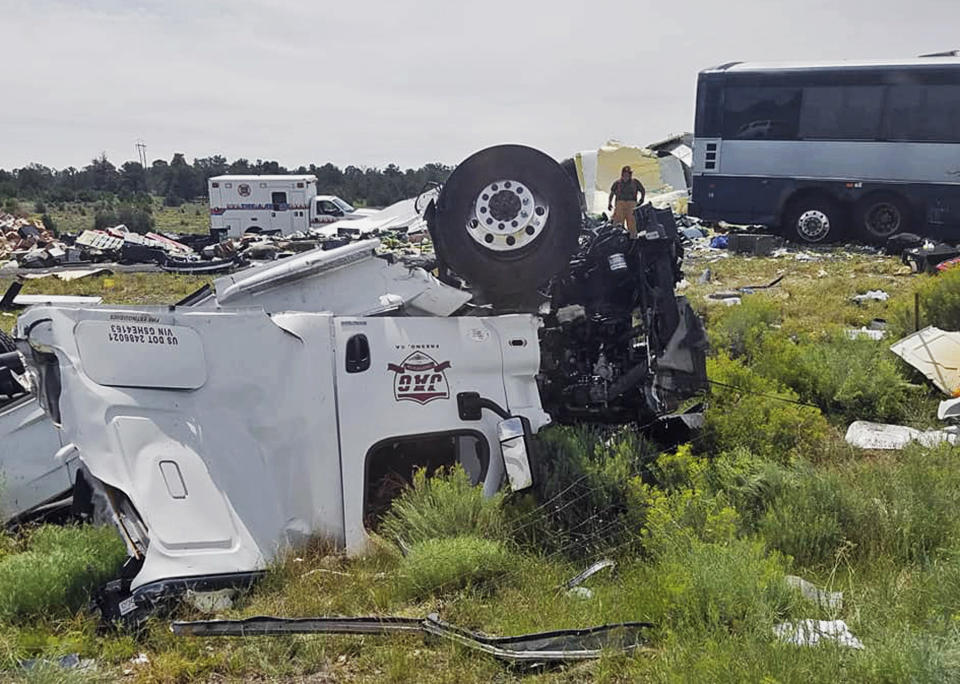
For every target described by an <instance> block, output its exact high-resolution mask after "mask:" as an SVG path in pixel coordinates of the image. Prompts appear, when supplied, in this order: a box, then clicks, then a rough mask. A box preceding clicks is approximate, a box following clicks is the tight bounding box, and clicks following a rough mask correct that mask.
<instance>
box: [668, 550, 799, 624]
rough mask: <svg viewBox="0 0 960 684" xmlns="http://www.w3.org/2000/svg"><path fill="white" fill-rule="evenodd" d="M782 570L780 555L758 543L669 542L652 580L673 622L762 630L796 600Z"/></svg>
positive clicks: (788, 610)
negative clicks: (668, 547)
mask: <svg viewBox="0 0 960 684" xmlns="http://www.w3.org/2000/svg"><path fill="white" fill-rule="evenodd" d="M784 574H785V565H784V562H783V560H782V559H781V558H780V556H779V555H777V554H772V555H771V554H767V553H766V552H765V551H764V548H763V544H762V543H759V542H755V541H749V540H744V539H738V540H733V541H729V542H726V543H722V544H720V543H705V542H695V543H693V544H691V545H689V546H687V547H681V546H675V547H672V548H670V549H669V550H668V551H667V552H666V554H665V555H664V556H663V557H662V558H661V559H660V561H659V564H658V566H657V573H656V581H657V582H658V584H659V586H660V587H661V588H662V592H663V594H664V599H665V601H667V604H668V608H667V615H668V618H667V619H668V621H669V623H670V624H671V625H673V626H675V628H679V629H681V630H694V631H696V632H697V633H699V634H702V635H707V634H709V633H711V632H715V631H717V630H723V631H729V632H732V633H760V634H764V635H766V634H770V632H771V631H772V628H773V625H774V624H776V623H777V622H779V621H781V620H783V619H784V618H785V617H786V616H787V615H788V614H789V613H790V610H791V608H792V607H793V606H794V605H796V604H797V603H798V599H797V596H796V594H795V593H794V592H792V590H791V589H790V588H789V587H788V586H787V584H786V582H784V581H783V576H784Z"/></svg>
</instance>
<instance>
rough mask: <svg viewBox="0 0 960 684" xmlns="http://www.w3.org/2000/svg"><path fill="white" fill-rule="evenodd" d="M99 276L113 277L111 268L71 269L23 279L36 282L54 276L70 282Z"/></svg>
mask: <svg viewBox="0 0 960 684" xmlns="http://www.w3.org/2000/svg"><path fill="white" fill-rule="evenodd" d="M99 275H113V271H111V270H110V269H109V268H71V269H65V270H62V271H56V272H54V273H24V274H23V275H21V277H22V278H26V279H27V280H35V279H38V278H49V277H51V276H52V277H54V278H56V279H57V280H62V281H64V282H70V281H72V280H80V279H81V278H90V277H93V276H99Z"/></svg>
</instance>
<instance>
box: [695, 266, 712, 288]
mask: <svg viewBox="0 0 960 684" xmlns="http://www.w3.org/2000/svg"><path fill="white" fill-rule="evenodd" d="M712 275H713V272H712V271H711V270H710V269H709V268H705V269H703V273H701V274H700V277H699V278H697V283H699V284H700V285H704V284H706V283H709V282H710V277H711V276H712Z"/></svg>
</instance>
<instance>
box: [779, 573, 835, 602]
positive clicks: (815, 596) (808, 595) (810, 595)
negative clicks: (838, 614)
mask: <svg viewBox="0 0 960 684" xmlns="http://www.w3.org/2000/svg"><path fill="white" fill-rule="evenodd" d="M784 579H785V580H786V582H787V584H789V585H790V586H791V587H796V588H797V589H799V590H800V593H801V594H802V595H803V597H804V598H805V599H809V600H811V601H813V602H814V603H816V604H817V605H818V606H820V607H821V608H829V609H830V610H840V609H842V608H843V592H842V591H826V590H825V589H820V588H819V587H818V586H817V585H815V584H813V583H812V582H808V581H807V580H805V579H803V578H802V577H797V576H796V575H787V576H786V577H785V578H784Z"/></svg>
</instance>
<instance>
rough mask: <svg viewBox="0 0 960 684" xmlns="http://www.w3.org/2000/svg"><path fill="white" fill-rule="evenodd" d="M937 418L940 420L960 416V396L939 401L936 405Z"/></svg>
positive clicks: (953, 418)
mask: <svg viewBox="0 0 960 684" xmlns="http://www.w3.org/2000/svg"><path fill="white" fill-rule="evenodd" d="M937 418H939V419H940V420H955V419H957V418H960V397H958V398H956V399H944V400H943V401H941V402H940V405H939V406H938V407H937Z"/></svg>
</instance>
